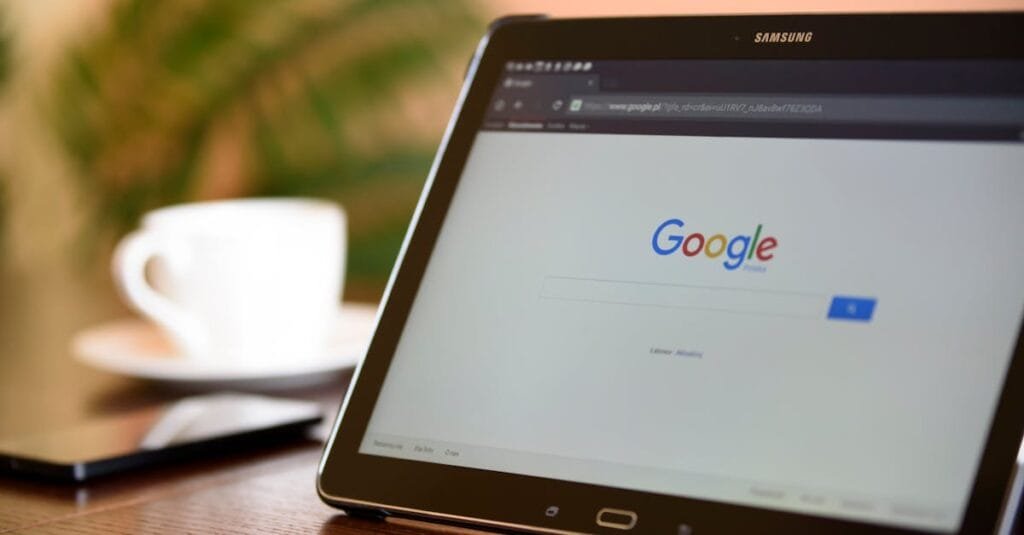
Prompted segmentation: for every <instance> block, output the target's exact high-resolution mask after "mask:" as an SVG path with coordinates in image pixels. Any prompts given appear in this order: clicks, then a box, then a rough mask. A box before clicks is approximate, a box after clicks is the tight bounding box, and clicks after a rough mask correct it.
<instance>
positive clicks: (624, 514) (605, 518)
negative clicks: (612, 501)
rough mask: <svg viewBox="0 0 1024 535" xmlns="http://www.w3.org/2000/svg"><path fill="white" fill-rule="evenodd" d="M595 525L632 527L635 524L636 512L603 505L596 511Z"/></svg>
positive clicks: (617, 527) (619, 527)
mask: <svg viewBox="0 0 1024 535" xmlns="http://www.w3.org/2000/svg"><path fill="white" fill-rule="evenodd" d="M597 525H598V526H601V527H603V528H615V529H633V526H635V525H636V513H634V512H633V511H626V510H625V509H612V508H611V507H605V508H604V509H601V510H600V511H598V512H597Z"/></svg>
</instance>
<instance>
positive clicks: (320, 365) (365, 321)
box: [71, 303, 377, 389]
mask: <svg viewBox="0 0 1024 535" xmlns="http://www.w3.org/2000/svg"><path fill="white" fill-rule="evenodd" d="M376 314H377V307H376V306H375V305H366V304H359V303H345V305H344V306H343V307H342V308H341V311H340V313H339V315H338V322H337V330H336V333H337V334H336V336H334V339H333V340H332V342H331V344H329V346H328V348H327V349H326V350H325V351H324V352H323V355H321V356H320V357H318V358H314V359H303V360H301V361H298V362H294V361H288V360H286V359H282V360H281V361H280V362H272V363H254V364H248V365H247V364H245V363H244V362H223V361H220V362H218V361H215V360H213V361H202V360H194V359H189V358H186V357H184V356H182V355H180V354H178V353H177V351H176V349H175V348H174V346H173V345H172V344H171V342H170V341H169V340H168V339H167V338H166V336H165V335H164V334H163V332H162V331H161V330H160V329H159V328H157V327H156V326H155V325H153V324H152V323H149V322H148V321H146V320H143V319H139V318H126V319H121V320H115V321H111V322H108V323H104V324H102V325H96V326H93V327H90V328H88V329H85V330H83V331H81V332H79V333H78V334H77V335H75V337H74V338H73V339H72V340H71V349H72V353H73V354H74V355H75V357H76V358H77V359H78V360H79V361H80V362H83V363H85V364H88V365H89V366H92V367H94V368H97V369H100V370H103V371H106V372H110V373H114V374H117V375H125V376H128V377H136V378H140V379H149V380H153V381H160V382H166V383H174V384H177V385H179V386H191V387H203V388H213V387H222V386H226V387H235V388H239V387H248V388H262V389H268V388H295V387H299V386H308V385H311V384H315V383H321V382H324V381H327V380H330V379H333V378H334V377H335V376H337V375H338V373H339V372H341V371H342V370H345V369H346V368H350V367H352V366H355V365H356V364H357V363H358V362H359V360H360V359H362V358H363V354H364V353H365V352H366V346H367V345H368V344H369V342H370V337H371V336H372V335H373V327H374V320H375V319H376Z"/></svg>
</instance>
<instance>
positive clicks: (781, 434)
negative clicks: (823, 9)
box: [361, 132, 1024, 527]
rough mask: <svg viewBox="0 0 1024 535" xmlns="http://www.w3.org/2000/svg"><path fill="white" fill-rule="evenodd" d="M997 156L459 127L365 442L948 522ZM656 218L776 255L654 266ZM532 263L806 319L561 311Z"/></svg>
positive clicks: (972, 148) (1011, 176)
mask: <svg viewBox="0 0 1024 535" xmlns="http://www.w3.org/2000/svg"><path fill="white" fill-rule="evenodd" d="M1021 169H1024V150H1022V149H1021V147H1020V146H1018V145H1014V144H997V143H963V142H918V141H873V140H816V139H767V138H721V137H669V136H639V135H630V136H624V135H595V134H588V135H580V134H554V133H542V134H536V133H532V134H528V133H495V132H483V133H480V134H479V135H478V137H477V139H476V142H475V144H474V147H473V150H472V153H471V156H470V158H469V160H468V162H467V164H466V168H465V170H464V174H463V177H462V179H461V182H460V185H459V189H458V191H457V192H456V195H455V198H454V200H453V202H452V205H451V208H450V210H449V213H448V215H447V218H446V221H445V223H444V226H443V229H442V232H441V234H440V236H439V238H438V242H437V246H436V249H435V251H434V253H433V256H432V257H431V260H430V262H429V265H428V268H427V270H426V273H425V275H424V278H423V282H422V285H421V287H420V289H419V293H418V295H417V298H416V301H415V303H414V306H413V308H412V311H411V313H410V316H409V318H408V322H407V324H406V327H405V331H404V333H403V335H402V338H401V340H400V342H399V345H398V348H397V351H396V354H395V356H394V360H393V362H392V364H391V368H390V370H389V372H388V376H387V379H386V381H385V383H384V386H383V389H382V391H381V394H380V398H379V400H378V403H377V406H376V408H375V410H374V413H373V416H372V419H371V422H370V426H369V429H368V433H367V436H370V435H372V434H381V435H394V436H402V437H417V438H423V439H428V440H437V441H444V442H447V443H458V444H466V445H474V446H482V447H490V448H500V449H502V450H513V451H520V452H527V453H531V454H542V455H543V456H551V458H552V460H557V458H571V459H583V460H593V461H602V462H607V463H614V464H618V465H625V466H636V467H648V469H647V470H642V469H639V468H638V469H637V470H635V471H632V472H631V471H629V470H626V471H623V470H614V471H612V470H609V471H603V470H602V469H601V466H602V464H601V463H595V464H587V463H583V464H579V463H577V464H572V463H568V464H566V463H538V462H513V461H508V460H507V459H503V458H501V455H500V453H496V454H495V456H494V457H493V458H490V459H488V458H486V457H485V458H479V457H478V458H477V460H476V461H474V462H467V461H458V460H456V461H453V462H452V464H467V465H473V466H476V467H480V468H491V469H501V470H504V471H511V472H518V473H523V474H531V475H538V476H548V477H560V478H564V479H571V480H577V481H584V482H591V483H598V484H605V485H612V486H618V487H626V488H636V489H642V490H649V491H655V492H662V493H672V494H685V495H688V496H694V497H713V498H715V499H722V496H721V495H718V496H710V495H709V496H702V494H701V492H700V491H699V490H698V491H696V492H695V491H694V489H693V488H692V487H693V485H691V484H688V480H687V478H686V477H685V476H683V475H677V473H678V472H686V473H695V474H704V475H711V476H721V477H725V478H736V479H739V480H743V481H759V482H768V483H777V484H781V485H791V486H797V487H805V488H811V489H832V490H835V491H837V492H841V493H846V495H848V496H855V497H857V496H862V497H868V498H876V497H881V498H885V499H892V500H904V501H905V503H908V504H915V505H918V506H923V507H932V508H937V509H941V510H943V511H945V514H943V515H941V516H942V517H943V518H941V519H933V521H934V522H937V523H939V524H941V525H942V526H946V527H953V526H955V525H958V523H959V519H960V516H961V514H962V510H963V506H964V504H965V500H966V497H967V492H968V490H969V486H970V484H971V483H972V480H973V474H974V471H975V469H976V464H977V462H978V460H979V458H980V453H981V447H982V445H983V440H984V438H985V434H986V432H987V430H988V426H989V424H990V418H991V414H992V411H993V408H994V403H995V401H996V397H997V394H998V390H999V388H1000V385H1001V382H1002V379H1003V374H1004V372H1005V368H1006V365H1007V363H1008V360H1009V356H1010V352H1011V346H1012V343H1013V342H1014V338H1015V336H1016V331H1017V327H1018V325H1019V322H1020V320H1021V317H1020V316H1021V309H1022V303H1024V277H1021V276H1020V267H1021V266H1022V265H1024V247H1022V245H1024V243H1022V239H1021V230H1022V229H1024V213H1022V211H1021V210H1020V206H1021V202H1022V201H1024V180H1021V178H1022V177H1021V176H1020V170H1021ZM668 218H680V219H682V220H684V221H685V222H686V226H685V227H684V228H683V229H682V233H683V234H688V233H689V232H694V231H700V232H703V233H704V234H705V236H708V235H710V234H712V233H717V232H721V233H725V234H726V235H727V236H733V235H736V234H748V235H749V234H752V233H753V232H754V229H755V227H756V226H757V225H758V224H762V225H763V231H762V237H765V236H774V237H776V238H777V239H778V242H779V245H778V247H777V248H776V249H775V251H774V252H775V257H774V259H772V260H771V261H769V262H766V263H762V264H761V265H763V266H765V267H766V268H767V271H766V272H764V273H756V272H747V271H742V270H736V271H727V270H726V269H724V268H723V267H722V261H723V260H726V259H727V258H726V257H725V256H724V255H723V256H722V257H719V258H718V259H715V260H712V259H708V258H705V257H702V256H700V257H694V258H686V257H683V256H682V255H680V254H678V253H676V254H672V255H669V256H659V255H656V254H654V252H653V251H652V248H651V236H652V234H653V232H654V229H655V228H656V227H657V226H658V225H659V224H660V223H661V222H662V221H664V220H666V219H668ZM549 276H568V277H580V278H593V279H611V280H624V281H647V282H658V283H672V284H691V285H707V286H726V287H737V288H750V289H770V290H784V291H798V292H809V293H814V294H822V295H824V296H826V298H825V301H823V305H822V309H821V316H820V318H818V319H793V318H788V317H775V316H768V315H747V314H732V313H724V312H709V311H701V310H687V309H680V308H664V307H645V306H635V305H614V304H599V303H590V302H569V301H559V300H551V299H543V298H541V296H540V293H541V289H542V286H543V284H544V281H545V278H546V277H549ZM836 294H840V295H853V296H867V297H873V298H877V300H878V304H877V307H876V309H875V312H874V316H873V318H872V320H871V321H870V322H867V323H861V322H848V321H834V320H826V319H825V317H826V312H827V305H828V298H829V297H830V296H832V295H836ZM654 346H659V347H661V346H664V347H685V348H693V349H696V350H700V351H702V352H703V357H702V358H680V357H671V356H665V355H651V354H650V353H649V349H650V348H651V347H654ZM361 451H364V452H366V451H370V448H368V447H367V443H366V441H364V445H363V447H362V449H361ZM374 453H380V452H376V451H374ZM383 454H387V453H386V452H384V453H383ZM529 458H530V457H522V459H529ZM555 464H561V465H562V467H561V468H560V469H559V470H556V471H555V472H554V473H555V475H554V476H552V473H553V472H552V471H551V468H552V466H554V465H555ZM609 466H611V465H609ZM649 468H656V469H657V472H656V473H661V476H660V477H656V476H652V471H651V470H650V469H649ZM631 474H632V475H631ZM726 500H727V501H729V498H728V497H726ZM735 501H743V497H742V496H736V497H735Z"/></svg>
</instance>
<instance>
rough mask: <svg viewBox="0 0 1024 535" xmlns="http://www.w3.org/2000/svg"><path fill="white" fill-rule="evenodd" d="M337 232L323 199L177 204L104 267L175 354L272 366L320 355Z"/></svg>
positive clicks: (334, 303) (341, 216)
mask: <svg viewBox="0 0 1024 535" xmlns="http://www.w3.org/2000/svg"><path fill="white" fill-rule="evenodd" d="M345 237H346V223H345V213H344V211H343V210H342V209H341V208H340V207H339V206H337V205H336V204H332V203H330V202H327V201H321V200H313V199H243V200H230V201H214V202H201V203H192V204H183V205H178V206H170V207H167V208H161V209H158V210H155V211H152V212H150V213H148V214H147V215H146V216H145V217H144V218H143V220H142V225H141V228H140V229H139V230H137V231H135V232H133V233H131V234H129V235H128V236H126V237H125V238H124V239H122V240H121V242H120V243H119V244H118V246H117V249H116V251H115V252H114V258H113V265H112V268H113V274H114V280H115V282H116V283H117V286H118V288H119V290H120V292H121V295H122V297H123V298H124V300H125V301H126V302H127V303H128V304H129V305H130V306H132V307H133V308H134V309H135V310H137V311H138V312H140V313H141V314H143V315H144V316H146V317H148V318H149V319H150V320H152V321H153V322H154V323H156V324H157V325H158V326H159V327H160V328H162V329H163V330H164V331H165V332H166V334H167V335H168V336H169V338H170V340H171V341H172V342H174V343H175V344H176V345H177V346H178V348H179V350H180V352H181V353H182V354H183V355H184V356H186V357H188V358H192V359H217V360H225V361H245V363H246V364H247V365H250V366H251V365H258V364H259V363H265V364H273V365H280V364H281V361H282V360H288V361H295V362H297V361H303V360H312V359H316V358H319V357H323V356H324V355H323V353H324V351H325V350H326V348H327V344H328V341H329V338H330V336H331V329H332V328H333V327H334V325H335V324H336V322H337V317H338V313H339V308H340V297H341V290H342V280H343V277H344V266H345V239H346V238H345ZM147 275H148V276H147Z"/></svg>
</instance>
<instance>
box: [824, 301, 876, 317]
mask: <svg viewBox="0 0 1024 535" xmlns="http://www.w3.org/2000/svg"><path fill="white" fill-rule="evenodd" d="M877 302H878V300H877V299H872V298H870V297H846V296H842V295H837V296H835V297H833V298H832V305H831V306H829V307H828V319H830V320H847V321H871V314H873V313H874V312H875V303H877Z"/></svg>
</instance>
